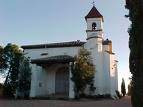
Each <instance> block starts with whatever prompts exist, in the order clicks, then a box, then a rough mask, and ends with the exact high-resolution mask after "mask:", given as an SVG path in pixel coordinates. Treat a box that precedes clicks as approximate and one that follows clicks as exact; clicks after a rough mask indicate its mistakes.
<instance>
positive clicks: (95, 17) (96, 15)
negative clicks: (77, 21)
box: [85, 5, 103, 40]
mask: <svg viewBox="0 0 143 107" xmlns="http://www.w3.org/2000/svg"><path fill="white" fill-rule="evenodd" d="M85 20H86V23H87V30H86V32H87V40H88V39H91V38H103V16H102V15H101V14H100V12H99V11H98V10H97V9H96V7H95V5H93V7H92V9H91V10H90V12H89V13H88V14H87V15H86V16H85Z"/></svg>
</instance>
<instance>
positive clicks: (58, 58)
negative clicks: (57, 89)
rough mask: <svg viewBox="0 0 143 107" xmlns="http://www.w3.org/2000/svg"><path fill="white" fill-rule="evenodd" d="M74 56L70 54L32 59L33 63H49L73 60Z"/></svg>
mask: <svg viewBox="0 0 143 107" xmlns="http://www.w3.org/2000/svg"><path fill="white" fill-rule="evenodd" d="M72 61H74V58H73V57H72V56H68V55H58V56H51V57H45V58H38V59H32V60H31V63H33V64H49V63H60V62H64V63H65V62H72Z"/></svg>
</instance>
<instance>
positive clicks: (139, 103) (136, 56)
mask: <svg viewBox="0 0 143 107" xmlns="http://www.w3.org/2000/svg"><path fill="white" fill-rule="evenodd" d="M126 8H127V9H128V10H129V15H126V16H127V17H129V19H130V21H131V27H130V29H129V31H128V32H129V48H130V58H129V63H130V72H131V73H132V95H131V99H132V106H133V107H143V0H126Z"/></svg>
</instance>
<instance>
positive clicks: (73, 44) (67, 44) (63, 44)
mask: <svg viewBox="0 0 143 107" xmlns="http://www.w3.org/2000/svg"><path fill="white" fill-rule="evenodd" d="M84 43H85V42H81V41H71V42H61V43H50V44H37V45H24V46H21V48H23V49H39V48H56V47H76V46H82V45H83V44H84Z"/></svg>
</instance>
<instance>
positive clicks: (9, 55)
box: [2, 44, 22, 97]
mask: <svg viewBox="0 0 143 107" xmlns="http://www.w3.org/2000/svg"><path fill="white" fill-rule="evenodd" d="M2 56H3V62H4V63H5V64H6V67H5V68H6V70H5V72H4V73H6V80H5V82H4V92H3V94H4V96H8V97H13V96H14V94H15V91H16V87H17V80H18V73H19V64H20V59H21V56H22V51H21V50H20V48H19V47H18V46H17V45H15V44H7V46H6V47H4V49H3V55H2Z"/></svg>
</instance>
